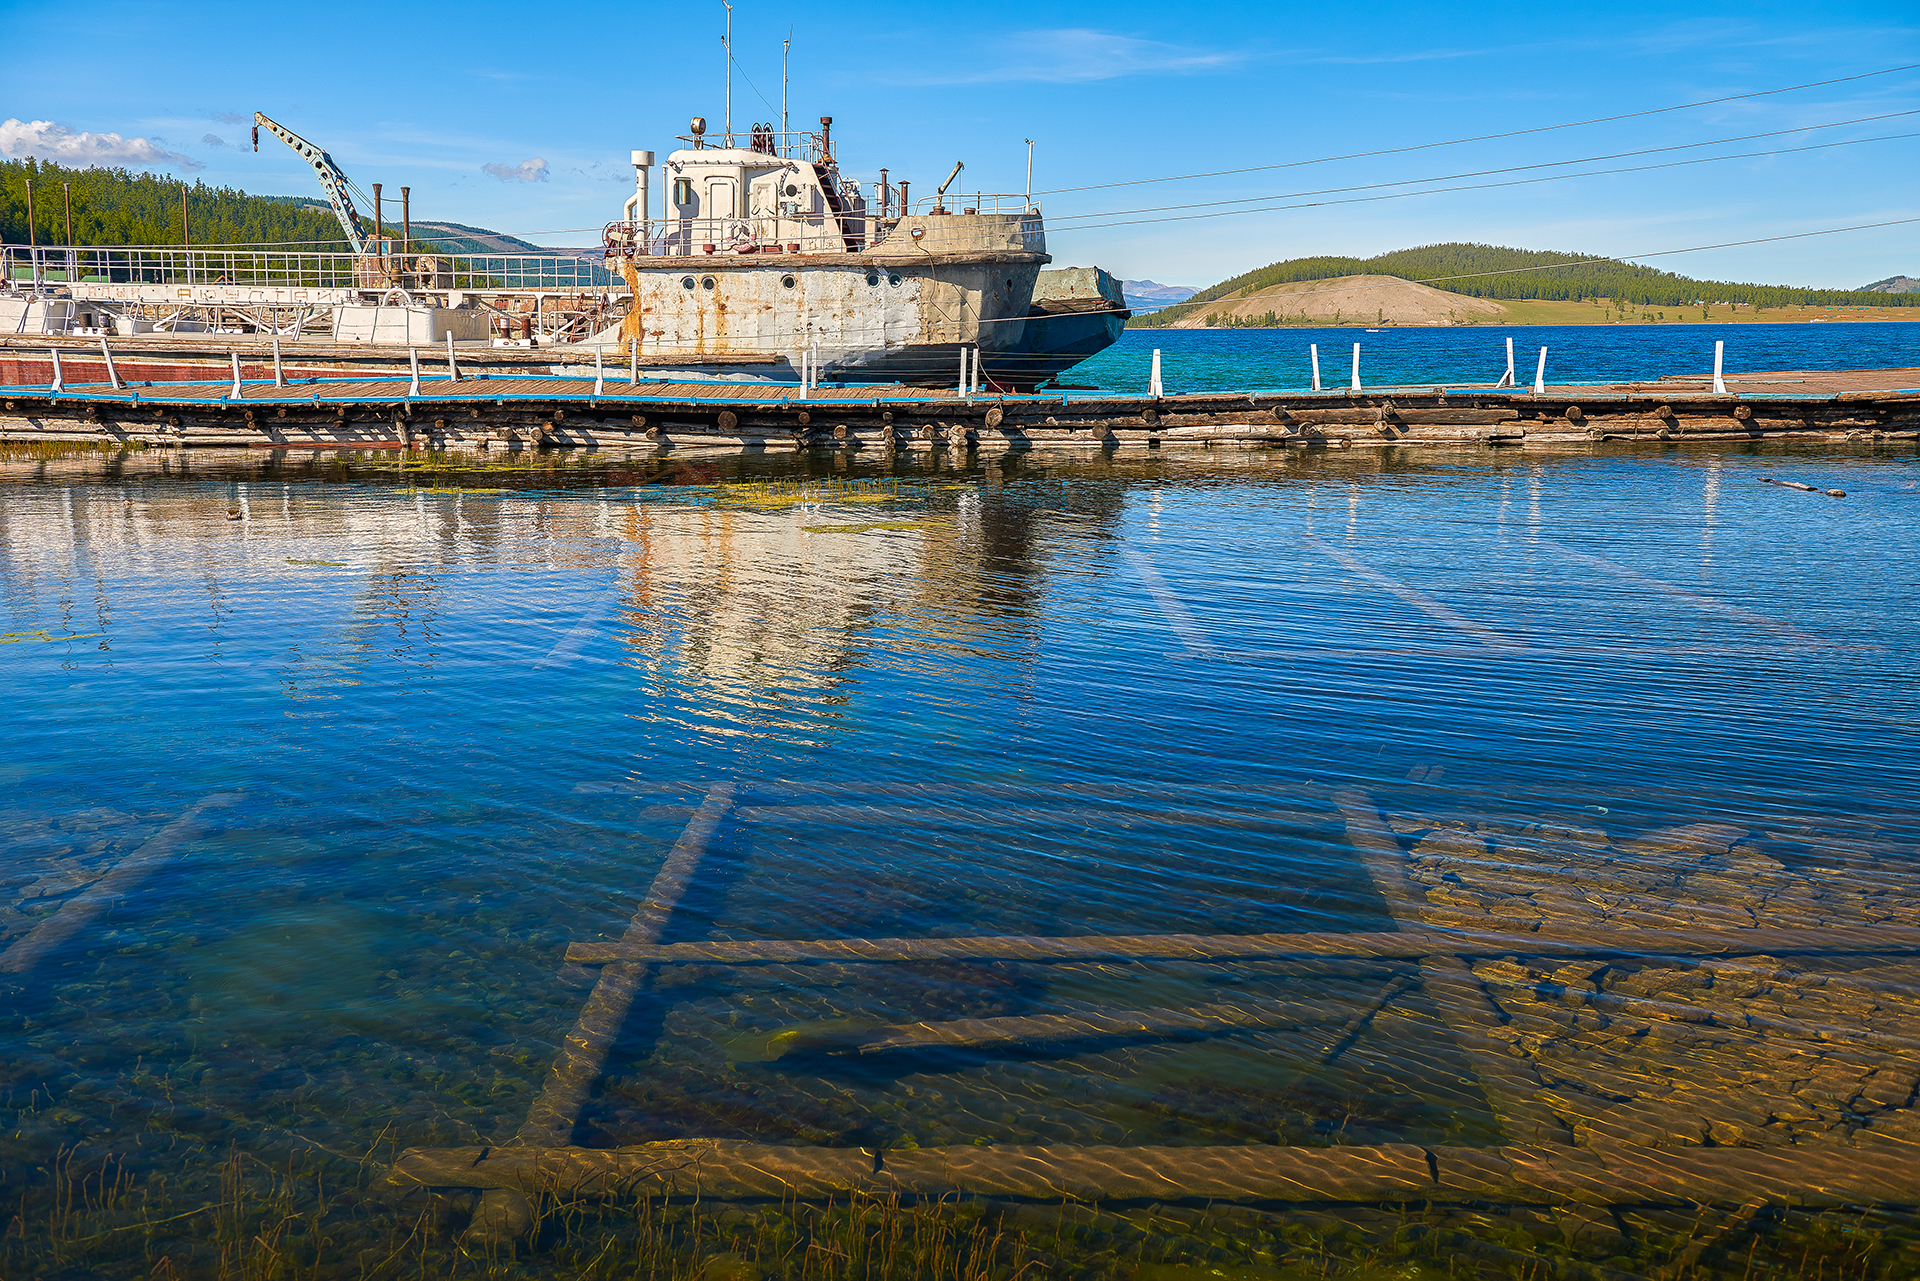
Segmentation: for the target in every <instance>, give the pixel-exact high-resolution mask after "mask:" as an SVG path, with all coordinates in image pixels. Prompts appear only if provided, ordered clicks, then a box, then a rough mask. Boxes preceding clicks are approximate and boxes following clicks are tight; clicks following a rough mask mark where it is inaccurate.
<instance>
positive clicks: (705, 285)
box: [700, 276, 715, 289]
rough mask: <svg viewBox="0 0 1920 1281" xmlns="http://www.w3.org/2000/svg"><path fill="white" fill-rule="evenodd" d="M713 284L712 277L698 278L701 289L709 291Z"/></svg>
mask: <svg viewBox="0 0 1920 1281" xmlns="http://www.w3.org/2000/svg"><path fill="white" fill-rule="evenodd" d="M714 283H715V282H714V279H713V277H712V276H702V277H700V287H701V288H702V289H711V288H713V286H714Z"/></svg>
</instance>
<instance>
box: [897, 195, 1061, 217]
mask: <svg viewBox="0 0 1920 1281" xmlns="http://www.w3.org/2000/svg"><path fill="white" fill-rule="evenodd" d="M911 212H913V213H916V214H1005V215H1016V214H1031V215H1033V216H1034V217H1036V218H1037V217H1039V216H1040V206H1039V204H1037V203H1036V202H1035V201H1034V199H1033V197H1031V196H1028V195H1024V194H1022V193H1020V192H1018V191H1015V192H1012V193H1010V194H1008V193H1000V192H992V191H976V192H954V191H949V192H948V193H947V194H946V195H944V196H921V197H920V198H919V199H917V200H915V201H914V202H913V208H912V210H911Z"/></svg>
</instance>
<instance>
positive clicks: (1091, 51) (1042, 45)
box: [920, 27, 1246, 84]
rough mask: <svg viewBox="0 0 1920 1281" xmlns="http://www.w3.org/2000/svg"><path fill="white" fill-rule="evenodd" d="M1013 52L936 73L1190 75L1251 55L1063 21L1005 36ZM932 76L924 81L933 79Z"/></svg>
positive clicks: (966, 77) (975, 80)
mask: <svg viewBox="0 0 1920 1281" xmlns="http://www.w3.org/2000/svg"><path fill="white" fill-rule="evenodd" d="M1001 47H1002V48H1003V49H1004V50H1005V52H1006V53H1007V54H1008V55H1009V57H1008V60H1007V61H1006V62H1004V63H1002V64H1001V65H999V66H989V67H980V68H977V69H973V70H957V71H955V72H954V73H952V74H950V75H939V74H935V75H934V76H933V77H932V78H931V81H932V83H936V84H982V83H989V82H996V81H1008V80H1040V81H1048V82H1052V83H1054V84H1081V83H1085V82H1088V81H1093V80H1115V79H1118V78H1120V77H1122V76H1142V75H1184V74H1188V73H1192V72H1196V71H1211V70H1213V69H1215V68H1218V67H1225V66H1230V65H1232V64H1234V63H1237V62H1241V61H1243V60H1244V59H1245V57H1246V55H1245V54H1244V53H1235V52H1228V51H1222V50H1214V49H1196V48H1193V47H1191V46H1188V45H1176V44H1166V43H1164V42H1162V41H1159V40H1140V39H1137V38H1135V37H1133V36H1122V35H1115V34H1113V33H1112V32H1109V31H1094V30H1092V29H1090V28H1087V27H1063V28H1059V29H1057V30H1053V31H1023V32H1020V33H1018V34H1016V35H1013V36H1011V37H1009V38H1007V39H1006V40H1005V41H1003V42H1001ZM927 82H928V79H927V78H926V77H921V78H920V83H927Z"/></svg>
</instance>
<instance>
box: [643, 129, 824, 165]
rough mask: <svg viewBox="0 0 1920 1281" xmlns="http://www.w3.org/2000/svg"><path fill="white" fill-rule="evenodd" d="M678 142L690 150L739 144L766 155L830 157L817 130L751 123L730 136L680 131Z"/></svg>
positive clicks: (741, 146)
mask: <svg viewBox="0 0 1920 1281" xmlns="http://www.w3.org/2000/svg"><path fill="white" fill-rule="evenodd" d="M675 141H676V142H678V143H680V145H681V146H682V148H683V149H685V150H687V151H703V150H711V149H713V148H715V147H739V148H742V149H743V150H746V151H757V152H759V153H760V154H761V155H765V156H779V157H780V158H781V159H783V160H805V161H811V162H814V163H818V162H820V161H822V160H824V159H828V158H829V157H828V155H827V149H826V146H825V145H824V144H823V143H822V141H821V138H820V134H819V131H818V130H815V131H813V132H811V133H807V132H801V131H799V130H792V131H788V132H784V133H783V132H781V131H780V130H778V129H755V128H754V127H753V126H752V125H748V126H747V127H746V128H745V129H736V130H734V131H733V133H732V134H731V135H729V134H725V133H707V134H691V133H687V134H681V135H680V136H679V137H678V138H676V139H675Z"/></svg>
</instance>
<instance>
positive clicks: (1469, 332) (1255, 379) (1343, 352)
mask: <svg viewBox="0 0 1920 1281" xmlns="http://www.w3.org/2000/svg"><path fill="white" fill-rule="evenodd" d="M1509 338H1511V339H1513V349H1514V364H1515V366H1516V367H1517V369H1518V373H1519V379H1520V382H1522V383H1523V384H1531V383H1532V381H1533V373H1534V369H1535V366H1536V363H1537V361H1538V358H1539V352H1540V348H1542V347H1545V348H1546V349H1547V381H1548V382H1550V383H1581V382H1612V381H1617V380H1621V379H1647V378H1662V377H1665V376H1666V375H1668V374H1690V375H1694V376H1702V375H1706V374H1711V373H1712V372H1713V345H1714V343H1715V342H1724V343H1726V345H1727V348H1726V369H1727V372H1729V373H1732V372H1734V371H1736V370H1737V371H1741V372H1753V371H1757V370H1764V369H1906V368H1912V367H1915V366H1920V325H1914V324H1911V323H1906V322H1895V321H1875V322H1858V323H1856V322H1853V321H1848V322H1844V323H1812V324H1791V325H1768V324H1758V325H1714V324H1701V325H1678V324H1659V325H1566V326H1534V325H1498V326H1496V325H1484V326H1483V325H1472V326H1464V327H1460V328H1441V329H1393V328H1386V329H1379V330H1371V329H1367V330H1362V329H1351V328H1348V329H1129V330H1127V331H1126V332H1125V333H1123V334H1122V335H1121V336H1120V341H1119V342H1117V343H1115V344H1114V345H1113V346H1112V347H1109V348H1108V349H1107V350H1106V351H1104V352H1101V353H1100V354H1099V355H1098V356H1095V357H1094V358H1093V359H1091V360H1088V361H1086V362H1084V363H1082V364H1079V365H1076V366H1074V367H1073V368H1072V369H1070V370H1068V371H1067V372H1066V373H1065V374H1062V375H1061V380H1062V381H1064V382H1071V383H1085V384H1092V385H1095V386H1099V387H1102V388H1106V389H1108V390H1111V391H1126V392H1144V391H1145V390H1146V389H1147V377H1148V375H1149V373H1150V372H1151V370H1152V367H1153V349H1154V348H1156V347H1157V348H1159V349H1160V351H1161V363H1162V373H1161V377H1162V381H1163V383H1164V385H1165V387H1166V389H1167V391H1168V392H1182V391H1230V390H1236V389H1239V388H1242V387H1271V388H1279V389H1286V390H1292V391H1301V390H1305V389H1307V388H1309V387H1311V386H1312V377H1313V374H1312V368H1313V365H1312V357H1311V355H1310V353H1309V352H1308V347H1309V346H1312V345H1317V346H1318V347H1319V348H1320V374H1321V379H1322V385H1323V386H1325V387H1329V388H1341V387H1346V386H1347V385H1348V382H1349V380H1350V377H1351V375H1352V371H1353V345H1354V344H1355V343H1359V344H1360V379H1361V383H1362V385H1363V386H1373V385H1380V386H1394V385H1401V384H1407V383H1486V384H1492V383H1494V382H1497V381H1498V380H1499V378H1500V376H1501V375H1502V374H1503V373H1504V372H1505V371H1506V367H1507V346H1506V341H1507V339H1509ZM1781 390H1782V391H1787V392H1790V391H1792V388H1791V387H1782V388H1781Z"/></svg>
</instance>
